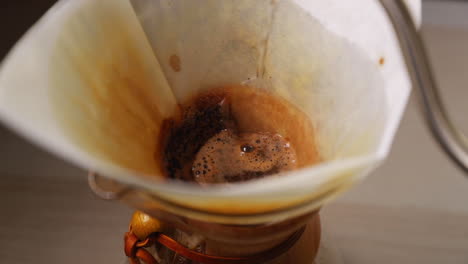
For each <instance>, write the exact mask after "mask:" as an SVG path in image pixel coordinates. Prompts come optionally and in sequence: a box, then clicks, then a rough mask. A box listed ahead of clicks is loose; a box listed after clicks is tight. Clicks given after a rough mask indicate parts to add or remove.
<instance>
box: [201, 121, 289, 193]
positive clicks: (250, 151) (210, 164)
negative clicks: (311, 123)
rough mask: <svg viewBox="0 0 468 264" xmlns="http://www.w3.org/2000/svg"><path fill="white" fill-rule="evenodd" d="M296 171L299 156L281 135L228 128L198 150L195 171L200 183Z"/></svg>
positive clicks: (244, 179)
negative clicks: (238, 132) (245, 131)
mask: <svg viewBox="0 0 468 264" xmlns="http://www.w3.org/2000/svg"><path fill="white" fill-rule="evenodd" d="M295 168H296V153H295V151H294V149H293V148H292V147H291V146H290V144H289V142H288V141H286V140H285V139H284V138H283V137H282V136H281V135H279V134H270V133H242V134H236V133H235V132H234V131H232V130H229V129H225V130H223V131H221V132H220V133H218V134H216V135H215V136H214V137H212V138H211V139H209V140H208V141H207V142H206V143H205V144H204V145H203V147H202V148H201V149H200V151H198V153H197V155H196V157H195V161H194V162H193V167H192V172H193V174H194V178H195V181H197V182H198V183H202V184H204V183H223V182H238V181H246V180H251V179H255V178H261V177H265V176H267V175H271V174H276V173H279V172H282V171H287V170H291V169H295Z"/></svg>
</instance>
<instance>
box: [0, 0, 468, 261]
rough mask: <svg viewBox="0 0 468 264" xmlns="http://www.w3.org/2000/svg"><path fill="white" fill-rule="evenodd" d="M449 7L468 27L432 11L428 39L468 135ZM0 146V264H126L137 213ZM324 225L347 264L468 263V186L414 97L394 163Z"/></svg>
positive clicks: (50, 165)
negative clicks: (127, 239) (128, 233)
mask: <svg viewBox="0 0 468 264" xmlns="http://www.w3.org/2000/svg"><path fill="white" fill-rule="evenodd" d="M436 7H437V6H436ZM449 8H453V9H452V11H450V10H448V11H447V12H448V13H442V14H448V15H449V16H448V17H450V14H455V13H457V12H455V11H453V10H458V13H461V14H462V15H458V18H457V19H460V18H461V19H462V20H460V21H461V22H460V21H458V22H457V21H455V22H451V23H446V22H445V21H447V19H445V18H441V17H440V16H441V14H440V12H438V11H437V8H435V7H434V5H431V6H430V7H426V8H425V12H426V13H427V17H428V18H429V21H426V22H427V23H426V24H425V26H424V28H423V32H424V36H425V38H426V40H427V45H428V48H429V51H430V54H431V57H432V59H433V62H434V68H435V70H436V73H437V77H438V79H439V82H440V84H441V86H442V87H443V91H444V94H445V97H446V99H447V101H449V102H450V107H449V108H450V110H452V112H453V114H454V116H455V119H456V120H457V121H459V122H462V123H463V124H464V125H465V127H464V128H465V129H466V131H468V106H464V104H465V105H466V102H467V99H468V87H467V85H466V84H467V83H468V26H466V25H464V23H465V22H463V18H464V16H465V15H466V14H468V13H467V12H462V11H460V10H463V9H460V8H459V7H458V6H455V7H449ZM465 10H466V9H465ZM443 16H446V15H443ZM454 16H456V15H454ZM446 17H447V16H446ZM465 19H466V21H468V17H466V18H465ZM0 146H1V147H0V160H2V162H1V165H0V210H1V213H0V263H19V264H23V263H48V264H53V263H68V264H74V263H80V264H81V263H121V260H122V259H123V252H122V235H123V233H124V232H125V230H126V228H127V223H128V220H129V217H130V214H131V211H132V210H131V209H129V208H127V207H125V206H123V205H121V204H117V203H109V202H104V201H100V200H98V199H97V198H95V197H94V196H93V195H92V193H91V191H89V189H88V187H87V184H86V179H85V177H84V175H85V173H84V172H83V171H81V170H79V169H76V168H73V167H71V166H69V165H67V164H65V163H63V162H61V161H60V160H58V159H56V158H54V157H52V156H50V155H48V154H46V153H44V152H42V151H41V150H39V149H37V148H36V147H33V146H31V145H30V144H28V143H26V142H24V141H23V140H21V139H20V138H18V137H16V136H14V135H13V134H11V133H10V132H8V131H6V130H4V129H1V128H0ZM322 217H323V224H324V230H325V232H326V233H327V234H328V235H329V237H330V238H331V240H330V241H331V243H333V246H336V247H337V248H338V250H339V252H340V253H341V255H342V258H343V260H344V263H346V264H348V263H350V264H352V263H360V264H361V263H362V264H374V263H424V264H429V263H434V264H435V263H437V264H439V263H454V264H455V263H460V264H461V263H468V179H465V178H464V176H463V174H462V173H461V172H460V171H459V170H457V169H456V168H455V167H454V166H453V165H452V163H450V162H449V161H448V159H447V158H446V157H445V156H444V155H443V153H441V152H440V150H439V148H438V147H437V146H436V145H435V144H434V142H433V141H432V138H431V137H430V135H429V133H428V131H427V130H426V129H425V127H424V124H423V122H422V120H421V118H420V116H419V113H418V109H417V105H416V104H415V100H414V98H413V99H412V101H411V103H410V105H409V107H408V109H407V111H406V114H405V116H404V120H403V122H402V125H401V128H400V130H399V132H398V134H397V137H396V140H395V144H394V147H393V150H392V152H391V155H390V157H389V159H388V161H387V162H386V163H385V164H384V165H383V166H382V167H381V168H379V169H378V170H376V171H375V172H374V173H373V175H372V176H371V177H369V178H368V179H367V180H366V181H365V182H363V183H362V184H360V185H359V186H357V187H356V188H354V189H353V190H351V191H350V192H349V193H347V194H346V195H344V196H343V197H341V198H340V199H339V200H337V201H335V202H333V203H332V204H331V205H329V206H327V207H326V208H325V209H324V210H323V213H322Z"/></svg>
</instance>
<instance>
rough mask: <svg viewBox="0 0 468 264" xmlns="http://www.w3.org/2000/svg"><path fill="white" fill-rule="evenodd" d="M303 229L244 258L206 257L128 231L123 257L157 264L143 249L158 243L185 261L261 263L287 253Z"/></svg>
mask: <svg viewBox="0 0 468 264" xmlns="http://www.w3.org/2000/svg"><path fill="white" fill-rule="evenodd" d="M304 230H305V227H302V228H301V229H299V230H298V231H296V232H294V234H292V235H291V236H290V237H289V238H288V239H286V240H285V241H284V242H283V243H281V244H279V245H278V246H276V247H274V248H272V249H269V250H267V251H264V252H261V253H258V254H255V255H251V256H246V257H219V256H212V255H206V254H203V253H199V252H196V251H194V250H191V249H188V248H186V247H185V246H183V245H182V244H180V243H179V242H177V241H175V240H174V239H172V238H170V237H168V236H166V235H164V234H162V233H152V234H151V235H149V236H148V237H147V238H146V239H145V240H143V241H140V240H139V239H138V237H137V236H136V235H135V234H134V233H133V232H132V230H131V229H130V231H128V232H127V233H125V238H124V240H125V248H124V250H125V255H126V256H127V257H128V258H129V260H130V263H131V264H142V262H141V261H143V263H144V264H159V262H158V261H157V260H156V259H155V258H154V256H153V255H151V253H149V252H148V251H147V250H146V249H145V248H148V247H151V246H153V245H154V244H156V243H159V244H161V245H163V246H165V247H167V248H168V249H170V250H172V251H174V252H175V253H177V254H179V255H181V256H183V257H185V258H186V259H189V260H192V261H195V262H199V263H203V264H252V263H263V262H267V261H270V260H273V259H275V258H277V257H279V256H281V255H282V254H284V253H285V252H287V251H288V250H289V249H290V248H291V247H292V246H294V244H296V242H297V241H298V240H299V238H300V237H301V236H302V233H304Z"/></svg>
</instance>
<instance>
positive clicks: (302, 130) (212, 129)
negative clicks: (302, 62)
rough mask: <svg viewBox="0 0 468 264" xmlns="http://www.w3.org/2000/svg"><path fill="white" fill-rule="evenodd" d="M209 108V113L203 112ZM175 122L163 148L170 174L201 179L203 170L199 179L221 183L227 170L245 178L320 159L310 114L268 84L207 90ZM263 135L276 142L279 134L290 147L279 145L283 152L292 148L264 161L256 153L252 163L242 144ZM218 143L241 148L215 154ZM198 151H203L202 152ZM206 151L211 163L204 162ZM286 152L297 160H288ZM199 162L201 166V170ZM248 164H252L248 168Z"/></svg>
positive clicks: (279, 137) (312, 162)
mask: <svg viewBox="0 0 468 264" xmlns="http://www.w3.org/2000/svg"><path fill="white" fill-rule="evenodd" d="M210 109H211V110H210ZM212 109H216V111H217V112H216V111H212ZM207 110H210V111H207ZM207 113H209V114H210V115H208V116H207V118H204V115H206V114H207ZM171 122H172V123H173V126H172V128H171V129H169V131H168V133H173V134H172V135H168V136H167V138H168V143H167V144H166V148H165V149H164V151H163V152H164V154H163V156H164V157H165V163H166V168H168V176H169V177H171V178H176V179H183V180H196V179H197V176H198V180H199V182H202V183H207V182H209V181H214V182H216V183H219V182H221V179H222V177H224V176H227V177H234V178H229V179H228V181H242V180H245V179H250V178H257V177H255V176H262V177H263V176H265V175H266V174H275V173H277V172H281V171H284V170H290V169H294V168H302V167H305V166H308V165H312V164H314V163H316V162H318V161H319V155H318V152H317V149H316V145H315V138H314V129H313V126H312V123H311V121H310V119H309V118H308V116H307V115H306V114H304V113H303V112H301V111H300V110H299V109H297V107H295V106H294V105H292V104H291V103H289V102H287V101H286V100H284V99H282V98H280V97H278V96H276V95H273V94H271V93H270V92H268V91H266V90H263V89H256V88H252V87H248V86H241V85H237V86H226V87H223V88H217V89H211V90H207V91H204V92H202V93H200V94H198V95H195V96H194V97H192V98H191V99H190V100H188V101H187V102H186V103H184V104H182V105H181V115H180V116H179V117H175V118H174V119H173V120H172V121H171ZM182 130H183V131H184V132H181V131H182ZM224 130H226V131H227V130H229V131H230V133H231V135H229V134H228V133H227V132H225V133H224V134H222V131H224ZM217 134H220V135H221V136H222V137H223V138H224V140H225V141H228V142H225V143H227V144H225V145H227V146H224V147H221V146H220V145H219V144H218V143H216V142H212V140H216V139H217V138H216V135H217ZM194 135H195V136H194ZM258 137H264V138H265V139H266V140H267V141H271V142H269V143H268V144H265V146H267V145H268V146H269V145H271V144H273V141H274V140H278V141H281V142H282V144H283V145H284V146H286V145H287V146H288V149H289V150H290V153H287V151H285V149H286V148H285V147H284V146H283V147H282V148H280V149H281V151H280V153H281V155H280V156H282V155H283V156H284V155H285V153H287V155H286V156H285V157H283V158H282V157H275V158H274V159H273V157H271V158H269V159H266V158H264V160H263V162H260V161H259V160H258V158H257V162H256V163H255V162H252V163H249V158H248V156H249V155H245V153H244V155H245V156H244V157H241V156H240V154H241V153H240V152H239V149H240V148H241V147H242V146H241V144H242V142H244V143H248V142H249V141H251V140H252V139H255V138H258ZM187 144H189V145H191V146H187ZM207 144H208V145H207ZM218 145H219V146H218ZM273 145H274V144H273ZM279 145H281V144H279ZM215 149H216V150H218V151H219V150H225V151H230V152H232V153H238V154H234V156H232V155H231V154H232V153H231V154H229V155H224V156H223V155H221V156H219V155H218V156H216V155H214V154H213V153H214V152H213V151H214V150H215ZM199 151H202V153H199V154H197V153H198V152H199ZM270 152H271V151H270ZM270 152H268V153H270ZM210 153H211V154H210ZM268 153H265V154H268ZM271 153H275V152H274V151H273V152H271ZM208 156H210V157H208ZM203 157H205V159H206V160H207V162H208V163H206V164H205V162H204V161H203ZM215 157H216V158H215ZM287 157H289V158H290V159H291V160H294V162H291V163H289V164H284V163H285V162H284V160H286V159H287ZM221 159H224V160H221ZM270 160H271V161H270ZM273 160H275V161H274V162H273ZM253 161H255V159H253ZM210 162H211V163H210ZM233 162H238V164H233ZM199 163H200V164H201V165H198V164H199ZM272 164H273V165H272ZM188 165H190V166H192V165H194V166H195V167H194V169H193V171H194V172H195V173H196V172H197V171H199V173H198V175H193V174H192V173H191V172H190V171H189V169H188V168H187V167H188ZM204 165H206V166H207V168H205V173H204V175H205V177H200V175H202V174H203V173H202V172H203V170H201V169H203V166H204ZM197 166H200V167H199V169H200V170H201V171H200V170H199V169H197V168H196V167H197ZM249 166H251V168H253V170H249ZM208 167H209V168H208ZM208 169H209V170H211V171H208ZM220 171H222V172H220ZM241 172H244V174H242V173H241ZM246 172H247V173H246ZM187 174H191V175H187ZM220 175H223V176H220ZM194 176H195V177H194Z"/></svg>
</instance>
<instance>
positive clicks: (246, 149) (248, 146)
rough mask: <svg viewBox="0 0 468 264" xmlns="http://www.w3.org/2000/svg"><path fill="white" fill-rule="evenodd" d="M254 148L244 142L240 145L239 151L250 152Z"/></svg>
mask: <svg viewBox="0 0 468 264" xmlns="http://www.w3.org/2000/svg"><path fill="white" fill-rule="evenodd" d="M254 149H255V147H254V146H252V145H248V144H245V145H242V146H241V151H242V152H246V153H250V152H252V151H254Z"/></svg>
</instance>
